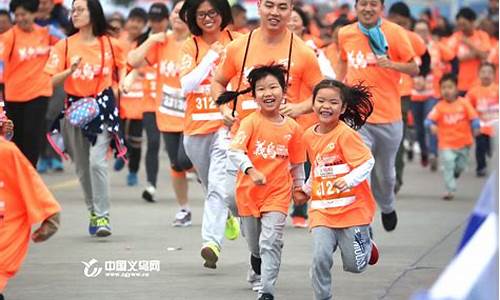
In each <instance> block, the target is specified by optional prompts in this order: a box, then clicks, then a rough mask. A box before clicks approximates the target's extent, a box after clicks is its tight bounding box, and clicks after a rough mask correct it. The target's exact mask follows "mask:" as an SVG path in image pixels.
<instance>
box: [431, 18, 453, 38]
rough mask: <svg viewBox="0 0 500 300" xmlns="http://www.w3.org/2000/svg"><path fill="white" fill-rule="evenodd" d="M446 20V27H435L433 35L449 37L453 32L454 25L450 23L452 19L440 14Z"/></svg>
mask: <svg viewBox="0 0 500 300" xmlns="http://www.w3.org/2000/svg"><path fill="white" fill-rule="evenodd" d="M438 18H441V19H442V20H443V22H444V28H434V29H433V30H432V34H433V35H437V36H439V37H448V36H450V35H452V34H453V26H452V25H451V24H450V21H448V19H447V18H446V17H444V16H439V17H438Z"/></svg>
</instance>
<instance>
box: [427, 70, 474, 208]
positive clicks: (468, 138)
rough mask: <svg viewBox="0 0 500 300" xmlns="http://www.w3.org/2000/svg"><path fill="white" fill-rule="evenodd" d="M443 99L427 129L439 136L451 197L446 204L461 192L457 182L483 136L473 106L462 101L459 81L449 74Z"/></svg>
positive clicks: (442, 94) (430, 119)
mask: <svg viewBox="0 0 500 300" xmlns="http://www.w3.org/2000/svg"><path fill="white" fill-rule="evenodd" d="M440 85H441V96H442V97H443V100H442V101H440V102H438V104H436V106H434V108H433V109H432V110H431V112H430V113H429V115H428V116H427V120H426V121H425V122H426V126H427V127H429V128H430V129H431V131H432V132H433V133H437V135H438V148H439V157H440V160H441V165H442V167H443V176H444V181H445V185H446V190H447V193H446V194H445V195H444V196H443V199H444V200H452V199H453V197H454V193H455V191H456V189H457V183H456V179H457V178H458V177H460V174H461V173H462V171H464V170H465V168H466V167H467V163H468V161H469V151H470V147H471V146H472V143H473V138H472V131H471V125H472V128H473V130H474V135H478V134H479V126H480V125H479V118H478V116H477V113H476V111H475V110H474V108H473V107H472V105H471V104H470V103H469V102H468V101H467V100H466V99H464V98H462V97H459V96H458V94H459V91H458V86H457V85H458V80H457V78H456V77H455V75H453V74H446V75H444V76H443V77H442V78H441V80H440Z"/></svg>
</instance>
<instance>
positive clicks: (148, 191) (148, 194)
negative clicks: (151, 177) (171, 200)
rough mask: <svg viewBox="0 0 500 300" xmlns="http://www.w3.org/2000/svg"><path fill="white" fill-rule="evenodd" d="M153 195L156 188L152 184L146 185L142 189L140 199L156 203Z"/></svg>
mask: <svg viewBox="0 0 500 300" xmlns="http://www.w3.org/2000/svg"><path fill="white" fill-rule="evenodd" d="M155 193H156V188H155V187H154V186H153V185H152V184H150V183H148V186H147V187H146V188H145V189H144V192H142V199H144V200H146V201H148V202H156V200H155Z"/></svg>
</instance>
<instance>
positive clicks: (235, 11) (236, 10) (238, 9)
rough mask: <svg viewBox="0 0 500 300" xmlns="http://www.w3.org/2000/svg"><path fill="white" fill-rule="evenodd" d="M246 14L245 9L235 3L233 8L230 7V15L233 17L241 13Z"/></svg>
mask: <svg viewBox="0 0 500 300" xmlns="http://www.w3.org/2000/svg"><path fill="white" fill-rule="evenodd" d="M246 12H247V9H246V8H245V7H244V6H243V5H241V4H239V3H236V4H233V6H231V13H232V14H233V16H234V15H237V14H241V13H246Z"/></svg>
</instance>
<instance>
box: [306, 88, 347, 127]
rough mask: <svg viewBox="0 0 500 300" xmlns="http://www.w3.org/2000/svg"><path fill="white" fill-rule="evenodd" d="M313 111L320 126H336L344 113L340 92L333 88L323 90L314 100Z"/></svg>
mask: <svg viewBox="0 0 500 300" xmlns="http://www.w3.org/2000/svg"><path fill="white" fill-rule="evenodd" d="M313 110H314V112H315V113H316V114H317V115H318V118H319V122H320V123H322V124H328V125H330V124H336V123H338V121H339V119H340V115H341V114H343V113H344V112H345V105H344V102H343V101H342V99H341V97H340V90H339V89H338V88H335V87H331V88H323V89H320V90H319V91H318V93H317V94H316V98H314V104H313Z"/></svg>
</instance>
